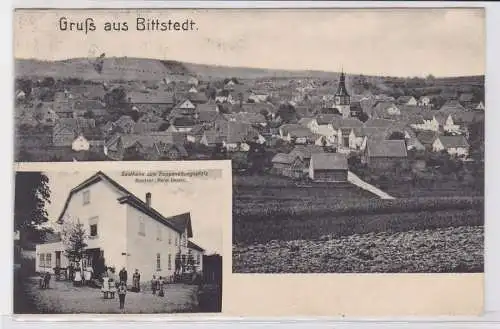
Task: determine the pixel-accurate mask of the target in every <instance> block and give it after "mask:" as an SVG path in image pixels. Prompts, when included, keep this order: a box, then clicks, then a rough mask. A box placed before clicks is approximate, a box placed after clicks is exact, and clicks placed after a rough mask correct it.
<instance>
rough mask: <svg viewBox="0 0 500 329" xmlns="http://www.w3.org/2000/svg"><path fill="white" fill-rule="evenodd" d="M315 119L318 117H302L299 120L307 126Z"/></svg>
mask: <svg viewBox="0 0 500 329" xmlns="http://www.w3.org/2000/svg"><path fill="white" fill-rule="evenodd" d="M314 120H316V119H315V118H302V119H300V120H299V124H300V125H304V126H307V125H308V124H309V123H311V122H313V121H314Z"/></svg>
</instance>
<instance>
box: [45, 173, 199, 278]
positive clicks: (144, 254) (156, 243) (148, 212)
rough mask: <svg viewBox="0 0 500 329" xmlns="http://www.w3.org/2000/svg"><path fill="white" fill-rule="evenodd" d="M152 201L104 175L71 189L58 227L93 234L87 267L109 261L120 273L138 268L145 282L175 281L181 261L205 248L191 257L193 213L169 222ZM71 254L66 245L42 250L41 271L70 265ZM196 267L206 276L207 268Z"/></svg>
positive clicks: (84, 262)
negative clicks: (76, 226) (75, 227)
mask: <svg viewBox="0 0 500 329" xmlns="http://www.w3.org/2000/svg"><path fill="white" fill-rule="evenodd" d="M151 200H152V196H151V194H150V193H147V194H146V198H145V201H142V200H141V199H139V198H138V197H136V196H135V195H133V194H131V193H130V192H128V191H127V190H126V189H125V188H123V187H122V186H121V185H119V184H118V183H117V182H115V181H113V180H112V179H111V178H109V177H108V176H106V175H105V174H104V173H102V172H98V173H97V174H95V175H93V176H92V177H90V178H89V179H87V180H86V181H84V182H83V183H81V184H80V185H78V186H76V187H75V188H73V189H72V190H71V192H70V194H69V196H68V198H67V200H66V203H65V205H64V209H63V210H62V212H61V215H60V217H59V221H58V223H60V224H61V225H65V223H67V222H68V221H72V222H75V221H78V222H79V223H81V224H82V225H83V228H84V229H85V231H86V235H87V237H86V243H87V247H86V250H85V255H84V258H83V260H82V265H83V266H85V267H86V266H92V267H95V266H96V262H97V261H98V259H99V258H103V259H104V263H105V266H107V267H114V268H115V270H116V272H118V271H119V270H120V269H121V268H125V269H126V270H127V271H128V273H129V274H130V275H131V274H132V273H133V271H135V269H138V270H139V272H140V273H141V278H143V279H144V280H150V279H151V277H152V276H153V275H157V276H160V275H161V276H165V277H169V276H172V275H173V274H174V272H175V270H176V262H175V260H176V258H178V259H181V260H182V262H183V263H182V264H183V265H187V262H188V259H189V258H190V257H189V255H190V253H199V252H200V250H199V249H202V248H201V247H198V248H197V250H192V251H191V252H190V248H189V239H190V238H192V236H193V232H192V228H191V218H190V214H189V213H184V214H179V215H176V216H171V217H164V216H163V215H161V214H160V213H159V212H158V211H156V210H155V209H154V208H153V206H152V203H151ZM61 229H62V227H61ZM65 249H66V247H65V244H64V242H63V241H55V242H51V243H44V244H39V245H37V246H36V255H37V258H36V270H37V271H41V272H44V271H49V272H53V268H54V267H61V268H65V267H67V266H69V265H70V261H69V260H68V259H67V257H66V255H65ZM194 265H195V269H196V270H197V271H202V264H201V263H200V264H196V263H195V264H194ZM183 267H184V266H183ZM184 268H185V267H184ZM95 271H96V269H95V270H94V272H95Z"/></svg>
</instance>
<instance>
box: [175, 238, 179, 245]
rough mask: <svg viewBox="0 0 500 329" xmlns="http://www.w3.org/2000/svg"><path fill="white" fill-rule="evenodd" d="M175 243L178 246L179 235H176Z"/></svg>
mask: <svg viewBox="0 0 500 329" xmlns="http://www.w3.org/2000/svg"><path fill="white" fill-rule="evenodd" d="M175 245H176V246H178V245H179V237H177V236H176V237H175Z"/></svg>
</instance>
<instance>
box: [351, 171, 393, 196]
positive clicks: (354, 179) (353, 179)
mask: <svg viewBox="0 0 500 329" xmlns="http://www.w3.org/2000/svg"><path fill="white" fill-rule="evenodd" d="M347 180H348V181H349V182H350V183H351V184H354V185H356V186H358V187H360V188H362V189H363V190H366V191H368V192H371V193H373V194H375V195H377V196H379V197H380V198H381V199H386V200H392V199H394V197H392V196H390V195H389V194H387V193H385V192H384V191H382V190H381V189H379V188H377V187H375V186H373V185H371V184H368V183H367V182H365V181H364V180H362V179H361V178H359V177H358V176H356V175H355V174H354V173H352V172H350V171H349V172H347Z"/></svg>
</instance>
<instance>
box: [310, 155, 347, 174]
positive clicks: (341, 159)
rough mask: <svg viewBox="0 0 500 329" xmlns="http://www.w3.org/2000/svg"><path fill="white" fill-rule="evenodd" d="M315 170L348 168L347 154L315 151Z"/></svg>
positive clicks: (313, 163) (312, 162)
mask: <svg viewBox="0 0 500 329" xmlns="http://www.w3.org/2000/svg"><path fill="white" fill-rule="evenodd" d="M311 166H312V167H313V170H339V169H341V170H347V169H348V165H347V155H345V154H342V153H315V154H313V155H312V156H311Z"/></svg>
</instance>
